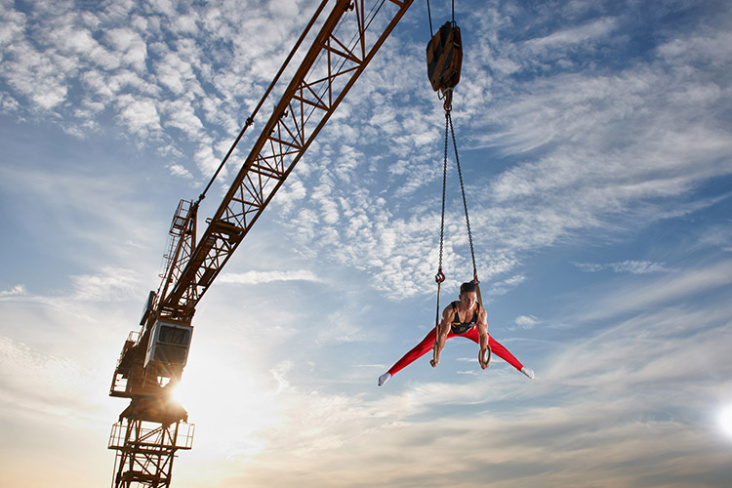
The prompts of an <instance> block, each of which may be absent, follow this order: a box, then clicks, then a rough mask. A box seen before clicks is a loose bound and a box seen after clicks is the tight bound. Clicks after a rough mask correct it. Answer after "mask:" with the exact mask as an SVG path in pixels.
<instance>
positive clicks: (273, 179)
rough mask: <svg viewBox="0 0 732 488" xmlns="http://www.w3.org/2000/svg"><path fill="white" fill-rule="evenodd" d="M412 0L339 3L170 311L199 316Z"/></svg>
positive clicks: (166, 306)
mask: <svg viewBox="0 0 732 488" xmlns="http://www.w3.org/2000/svg"><path fill="white" fill-rule="evenodd" d="M411 3H412V2H411V0H407V1H404V2H397V1H391V2H385V1H383V0H380V1H370V2H369V1H366V0H358V1H355V2H352V1H351V0H339V1H338V2H337V4H336V6H335V8H334V9H333V11H332V12H331V13H330V15H329V16H328V18H327V19H326V20H325V22H324V24H323V26H322V28H321V30H320V32H319V34H318V35H317V37H316V39H315V42H314V43H313V44H312V46H311V48H310V49H309V51H308V52H307V54H306V55H305V58H304V59H303V61H302V63H301V65H300V67H299V69H298V70H297V72H296V74H295V76H294V78H293V80H292V81H291V83H290V85H289V86H288V87H287V89H286V91H285V93H284V95H283V96H282V98H281V99H280V102H279V103H278V105H277V107H276V108H275V109H274V111H273V113H272V116H271V117H270V119H269V121H268V122H267V123H266V125H265V126H264V129H263V131H262V133H261V135H260V137H259V138H258V140H257V141H256V143H255V144H254V146H253V148H252V150H251V152H250V153H249V156H248V157H247V159H246V160H245V162H244V163H243V165H242V168H241V170H240V171H239V173H238V174H237V176H236V179H235V180H234V182H233V184H232V185H231V188H230V189H229V192H228V193H227V195H226V197H225V198H224V200H223V201H222V203H221V205H220V207H219V209H218V211H217V212H216V214H215V215H214V217H213V218H212V220H211V222H210V224H209V225H208V227H207V228H206V230H205V231H204V232H203V235H202V237H201V240H200V241H199V243H198V245H197V246H196V248H195V249H194V251H193V253H192V256H191V257H190V259H189V261H188V263H187V265H186V267H185V269H184V270H183V271H182V272H181V273H180V277H179V279H178V281H177V282H176V283H175V285H174V286H173V288H172V290H171V291H170V293H169V294H168V295H167V296H165V297H164V301H163V311H164V313H165V314H166V315H168V314H169V315H170V316H171V317H175V318H180V319H190V317H192V315H193V313H194V310H195V306H196V304H197V303H198V301H199V300H200V299H201V297H202V296H203V294H204V293H205V292H206V290H207V289H208V287H209V286H210V285H211V283H212V282H213V280H214V279H215V278H216V276H217V275H218V273H219V272H220V271H221V269H222V267H223V266H224V265H225V264H226V262H227V261H228V259H229V257H230V256H231V254H232V253H233V252H234V251H235V250H236V248H237V246H238V245H239V243H240V242H241V240H242V239H243V237H244V236H245V235H246V234H247V233H248V231H249V229H250V228H251V226H252V225H253V224H254V222H256V220H257V219H258V218H259V216H260V215H261V213H262V211H263V210H264V208H265V207H266V206H267V204H268V203H269V202H270V201H271V199H272V197H273V196H274V194H275V193H276V192H277V190H278V189H279V188H280V186H281V185H282V183H283V182H284V181H285V179H286V178H287V177H288V175H289V174H290V172H291V171H292V170H293V168H294V166H295V165H296V164H297V162H298V161H299V160H300V159H301V158H302V156H303V154H304V153H305V151H306V150H307V149H308V147H309V146H310V144H311V143H312V141H313V140H314V139H315V137H316V136H317V135H318V133H319V132H320V130H321V129H322V128H323V126H324V125H325V123H326V122H327V121H328V119H329V118H330V116H331V115H332V114H333V112H334V111H335V109H336V108H337V107H338V105H339V104H340V102H341V101H342V100H343V98H344V97H345V95H346V93H347V92H348V91H349V90H350V88H351V87H352V86H353V83H354V82H355V81H356V79H358V77H359V76H360V74H361V73H362V72H363V70H364V68H365V67H366V66H367V65H368V63H369V62H370V61H371V59H372V57H373V56H374V54H375V53H376V51H377V50H378V49H379V47H380V46H381V45H382V44H383V42H384V40H385V39H386V38H387V37H388V35H389V34H390V33H391V31H392V30H393V29H394V27H395V26H396V24H397V22H398V21H399V20H400V19H401V17H402V16H403V15H404V13H405V12H406V10H407V9H408V8H409V6H410V5H411ZM367 7H368V8H367Z"/></svg>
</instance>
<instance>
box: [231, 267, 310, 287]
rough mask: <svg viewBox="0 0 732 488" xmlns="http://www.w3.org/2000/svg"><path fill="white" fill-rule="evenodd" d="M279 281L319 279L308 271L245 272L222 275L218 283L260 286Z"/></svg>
mask: <svg viewBox="0 0 732 488" xmlns="http://www.w3.org/2000/svg"><path fill="white" fill-rule="evenodd" d="M281 281H312V282H319V281H321V279H320V278H318V277H317V275H315V273H313V272H312V271H310V270H305V269H304V270H292V271H247V272H246V273H222V274H221V276H220V277H219V278H218V279H217V282H218V283H229V284H235V285H261V284H263V283H275V282H281Z"/></svg>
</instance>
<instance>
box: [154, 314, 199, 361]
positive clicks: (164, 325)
mask: <svg viewBox="0 0 732 488" xmlns="http://www.w3.org/2000/svg"><path fill="white" fill-rule="evenodd" d="M192 333H193V327H192V326H190V325H185V324H179V323H173V322H164V321H162V320H158V321H157V322H155V325H154V326H153V328H152V331H151V333H150V341H149V342H148V345H147V354H146V355H145V367H147V366H148V364H149V363H151V362H155V363H157V364H159V365H161V366H166V367H168V368H171V369H176V368H178V367H179V368H183V367H184V366H185V365H186V361H187V360H188V349H189V348H190V345H191V334H192Z"/></svg>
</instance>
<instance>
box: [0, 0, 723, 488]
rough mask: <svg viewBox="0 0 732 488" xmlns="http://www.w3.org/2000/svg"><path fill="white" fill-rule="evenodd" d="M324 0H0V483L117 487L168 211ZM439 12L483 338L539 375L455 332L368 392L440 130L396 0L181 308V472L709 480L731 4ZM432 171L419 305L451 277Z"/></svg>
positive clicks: (437, 106)
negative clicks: (269, 192) (282, 172)
mask: <svg viewBox="0 0 732 488" xmlns="http://www.w3.org/2000/svg"><path fill="white" fill-rule="evenodd" d="M316 6H317V5H316V2H315V1H313V0H302V1H300V2H296V1H284V0H278V1H269V2H267V1H253V0H247V1H237V2H234V1H229V0H215V1H214V0H212V1H206V2H201V1H195V2H191V1H173V0H145V1H131V0H127V1H126V0H122V1H114V2H112V1H101V2H91V1H86V0H77V1H65V0H54V1H50V2H40V1H20V0H16V1H12V0H0V148H1V149H0V228H1V229H2V239H0V255H1V256H2V272H1V273H0V392H2V394H1V395H0V472H1V473H2V475H0V476H1V477H0V480H2V482H1V484H2V485H3V486H24V487H26V488H45V487H48V486H55V487H59V488H64V487H71V486H74V487H78V486H106V485H107V484H109V483H111V479H112V471H113V465H114V451H111V450H108V449H107V441H108V437H109V433H110V430H111V427H112V424H114V423H115V422H116V421H117V417H118V415H119V414H120V413H121V412H122V410H123V409H124V408H125V407H126V406H127V403H126V401H125V400H123V399H118V398H111V397H109V396H108V392H109V386H110V384H111V380H112V374H113V372H114V367H115V364H116V361H117V359H118V357H119V353H120V351H121V349H122V346H123V343H124V340H125V339H126V337H127V336H128V334H129V333H130V332H131V331H137V330H139V326H138V325H137V324H138V323H139V320H140V315H141V311H142V307H143V305H144V304H145V302H146V299H147V295H148V292H149V291H150V290H154V289H157V287H158V284H159V276H158V275H159V273H161V272H162V270H163V269H164V268H163V265H164V259H163V254H164V253H165V246H166V242H167V238H168V229H169V226H170V221H171V219H172V217H173V213H174V211H175V209H176V206H177V204H178V201H179V200H181V199H186V200H191V199H195V198H196V197H197V196H198V195H199V194H200V193H201V191H202V190H203V188H204V187H205V186H206V184H207V183H208V181H209V179H210V178H211V177H212V175H213V173H214V170H215V168H216V167H217V166H218V165H219V163H220V162H221V160H222V158H223V156H224V155H225V154H226V151H227V150H228V149H229V147H230V146H231V144H232V142H233V141H234V138H235V137H236V135H237V133H238V132H239V130H240V128H241V127H242V126H243V124H244V121H245V120H246V119H247V117H248V116H249V115H250V114H251V113H252V111H253V110H254V107H255V106H256V105H257V103H258V101H259V99H260V97H261V96H262V94H263V93H264V91H265V89H266V87H267V86H268V84H269V82H270V80H271V79H272V77H273V76H274V75H275V73H276V72H277V70H278V69H279V67H280V65H281V63H282V62H283V60H284V59H285V57H286V56H287V53H288V52H289V51H290V49H291V47H292V46H293V45H294V43H295V41H296V40H297V38H298V37H299V35H300V32H301V31H302V30H303V28H304V26H305V24H306V23H307V21H308V20H309V18H310V16H311V14H312V12H314V10H315V8H316ZM455 8H456V11H455V20H456V22H457V23H458V25H459V26H460V27H461V29H462V38H463V44H464V59H463V70H462V77H461V81H460V84H459V85H458V86H457V87H456V89H455V94H454V102H453V112H452V118H453V123H454V127H455V136H456V141H457V146H458V152H459V155H460V163H461V166H462V172H463V178H464V183H465V190H466V200H467V202H468V207H469V212H470V222H471V230H472V237H473V241H474V247H475V254H476V263H477V268H478V275H479V278H480V280H481V291H482V296H483V301H484V305H485V306H486V308H487V310H488V323H489V332H490V334H491V335H492V336H493V337H494V338H495V339H496V340H498V341H499V342H501V343H502V344H503V345H505V346H506V347H507V348H508V349H509V350H510V351H511V352H512V353H513V354H514V355H515V356H516V357H518V359H519V360H520V361H521V362H522V363H523V364H525V365H526V366H527V367H530V368H532V369H533V370H534V371H535V373H536V378H535V379H534V380H533V381H532V380H530V379H528V378H526V377H525V376H524V375H522V374H520V373H518V372H517V371H516V370H515V369H513V368H512V367H511V366H510V365H508V364H507V363H506V362H504V361H503V360H501V359H500V358H494V359H493V361H492V362H491V366H490V368H489V369H488V370H486V371H483V370H481V369H480V367H479V365H478V363H477V360H476V357H477V347H476V346H475V344H474V343H472V342H469V341H466V340H464V339H460V338H456V339H453V340H450V341H448V343H447V345H446V347H445V350H444V352H443V354H442V360H441V363H440V365H439V366H438V367H437V368H431V367H430V365H429V362H428V359H429V355H428V356H425V357H423V358H421V359H420V360H418V361H416V362H415V363H413V364H412V365H411V366H409V367H407V368H406V369H404V370H402V371H401V372H400V373H399V374H397V375H395V376H394V377H393V378H391V379H390V381H389V382H388V383H386V384H385V385H383V386H381V387H379V386H377V378H378V377H379V375H381V374H382V373H384V372H385V371H386V370H387V369H388V368H389V367H390V366H391V365H392V364H393V363H394V362H395V361H396V360H397V359H399V358H400V357H401V356H402V354H403V353H405V352H406V351H407V350H409V349H410V348H411V347H412V346H413V345H415V344H416V343H417V342H418V341H419V340H421V339H422V337H424V335H425V334H426V333H428V332H429V331H430V330H431V329H432V327H433V326H434V320H435V311H436V300H437V286H436V284H435V283H434V274H435V272H436V270H437V265H438V245H439V225H440V204H441V196H442V191H441V190H442V161H443V150H444V139H443V137H444V133H443V130H444V123H445V122H444V121H445V119H444V112H443V109H442V102H441V101H440V100H439V99H438V97H437V95H436V94H435V93H434V92H433V91H432V90H431V88H430V85H429V82H428V79H427V76H426V63H425V46H426V43H427V41H428V40H429V38H430V27H429V21H428V16H427V5H426V3H425V2H415V4H414V5H413V6H412V7H411V8H410V10H409V11H408V12H407V14H406V16H405V17H404V18H403V19H402V21H401V22H400V23H399V25H398V26H397V28H396V30H395V31H394V32H393V33H392V35H391V36H390V37H389V39H388V40H387V42H386V43H385V44H384V46H383V47H382V49H381V50H380V51H379V53H378V54H377V55H376V57H375V58H374V59H373V61H372V62H371V63H370V65H369V66H368V68H367V69H366V71H365V72H364V74H363V76H362V77H361V78H360V79H359V80H358V82H357V83H356V85H355V86H354V87H353V89H352V90H351V91H350V93H349V94H348V96H347V97H346V99H345V101H344V102H343V104H342V105H341V106H340V107H339V109H338V111H337V112H336V113H335V115H334V116H333V118H332V119H331V120H330V121H329V122H328V125H327V126H326V127H325V129H324V130H323V131H322V132H321V134H320V135H319V136H318V138H317V139H316V141H315V143H314V144H313V146H312V147H311V148H310V150H309V151H308V152H307V153H306V155H305V157H304V158H303V160H302V161H301V162H300V163H299V164H298V166H297V167H296V168H295V170H294V171H293V173H292V174H291V175H290V177H289V178H288V180H287V181H286V182H285V185H284V186H283V187H282V188H281V189H280V190H279V192H278V193H277V195H276V197H275V198H274V200H273V201H272V203H271V204H270V205H269V206H268V207H267V209H266V210H265V212H264V214H263V216H262V218H261V219H260V220H259V221H258V222H257V223H256V224H255V226H254V227H253V228H252V231H251V232H250V233H249V234H248V235H247V236H246V238H245V240H244V241H242V244H241V245H240V246H239V248H238V250H237V252H236V253H235V254H234V255H233V257H232V258H231V260H230V261H229V263H228V264H227V265H226V267H225V268H224V271H223V272H222V274H221V275H220V276H219V277H218V278H217V280H216V281H215V282H214V284H213V286H212V287H211V289H210V290H209V291H208V292H207V294H206V295H205V296H204V297H203V299H202V300H201V302H200V303H199V305H198V308H197V312H196V315H195V317H194V321H193V325H194V334H193V342H192V346H191V351H190V356H189V360H188V366H187V367H186V370H185V373H184V376H183V381H182V383H181V385H180V386H179V389H178V392H177V394H178V398H179V399H180V401H181V403H182V404H183V406H184V407H185V408H186V409H187V410H188V412H189V421H190V422H191V423H192V424H195V438H194V441H193V449H192V450H190V451H180V452H179V456H178V458H177V460H176V462H175V468H174V470H173V483H172V486H174V487H175V488H193V487H201V486H206V487H220V488H229V487H240V486H248V487H268V488H277V487H290V486H293V484H297V486H302V487H303V488H308V487H319V488H321V487H326V488H331V487H332V488H340V487H373V486H389V487H394V488H410V487H416V486H419V487H420V488H424V487H445V486H450V487H459V488H469V487H491V488H512V487H527V486H542V487H560V486H561V487H583V488H588V487H629V488H644V487H728V486H729V480H730V479H732V360H730V356H729V349H730V346H732V305H731V304H730V300H729V297H730V292H732V225H731V221H730V219H731V217H730V215H732V137H730V133H731V132H732V96H730V95H732V93H731V92H732V85H731V82H730V77H729V73H730V72H731V69H732V27H730V26H732V10H731V9H732V7H730V5H729V3H728V2H724V1H714V0H709V1H689V0H654V1H637V0H636V1H632V0H629V1H622V2H618V1H609V0H599V1H598V0H592V1H589V0H587V1H584V0H575V1H571V0H568V1H552V0H550V1H546V2H528V1H515V0H511V1H456V2H455ZM431 13H432V22H433V28H434V29H436V28H437V27H438V26H439V25H441V24H442V23H443V22H445V21H447V20H449V19H450V17H451V13H450V11H449V2H433V4H432V5H431ZM268 103H270V104H269V105H266V104H265V106H264V108H263V109H262V111H261V112H260V115H259V116H258V117H257V118H256V119H255V124H254V126H253V127H252V128H251V129H250V130H249V131H248V132H247V134H246V135H245V137H244V138H243V139H242V142H241V143H240V144H239V150H238V152H236V153H235V155H234V157H233V158H232V160H230V162H229V163H228V164H227V166H226V167H225V168H224V170H223V172H222V174H221V175H220V177H219V178H218V179H217V180H216V182H215V183H214V185H213V186H212V189H211V190H210V191H209V193H208V195H207V198H206V200H204V202H203V204H202V206H201V210H200V216H201V219H200V222H199V233H200V232H202V230H203V226H204V225H205V223H204V221H205V217H208V216H211V215H212V214H213V213H214V212H215V210H216V208H217V207H218V204H219V202H220V199H221V198H223V195H224V194H225V191H226V189H227V187H228V185H229V184H230V182H231V181H232V179H233V177H234V175H235V174H236V173H237V171H238V169H239V167H240V165H241V162H242V161H243V159H244V157H245V156H246V154H247V153H248V151H249V148H250V147H251V144H252V143H253V141H254V140H255V138H256V137H257V135H258V130H261V127H262V125H263V123H264V121H265V120H266V115H262V114H267V113H268V112H267V111H268V110H271V107H272V103H274V102H268ZM449 163H450V170H449V171H448V179H447V185H446V187H447V198H446V227H445V248H444V266H443V268H444V272H445V274H446V275H447V281H446V282H445V284H444V285H443V287H442V294H441V303H442V304H443V305H445V304H447V303H449V301H450V300H453V299H456V298H457V294H458V290H457V288H458V285H459V283H461V282H463V281H467V280H469V279H471V278H472V269H471V268H472V266H471V264H470V251H469V246H468V239H467V230H466V226H465V220H464V215H463V213H462V200H461V196H460V187H459V183H458V178H457V173H456V171H455V169H454V161H453V159H452V158H450V160H449Z"/></svg>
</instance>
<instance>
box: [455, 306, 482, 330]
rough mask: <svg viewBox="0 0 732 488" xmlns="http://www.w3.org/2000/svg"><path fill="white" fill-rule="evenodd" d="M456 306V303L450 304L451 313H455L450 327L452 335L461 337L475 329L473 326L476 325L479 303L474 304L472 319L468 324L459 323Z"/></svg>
mask: <svg viewBox="0 0 732 488" xmlns="http://www.w3.org/2000/svg"><path fill="white" fill-rule="evenodd" d="M457 304H458V302H452V304H451V305H452V311H453V312H455V317H454V318H453V319H452V323H451V324H450V325H451V328H452V333H453V334H457V335H462V334H465V333H466V332H468V331H469V330H470V329H472V328H473V327H475V324H477V323H478V312H480V303H476V304H475V313H474V314H473V318H472V319H470V322H460V314H459V313H458V309H457Z"/></svg>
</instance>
